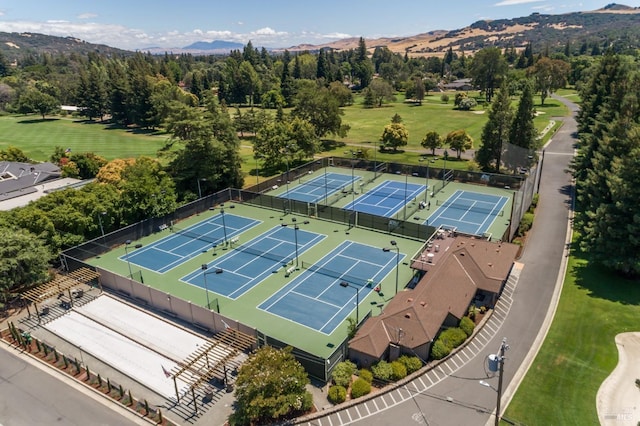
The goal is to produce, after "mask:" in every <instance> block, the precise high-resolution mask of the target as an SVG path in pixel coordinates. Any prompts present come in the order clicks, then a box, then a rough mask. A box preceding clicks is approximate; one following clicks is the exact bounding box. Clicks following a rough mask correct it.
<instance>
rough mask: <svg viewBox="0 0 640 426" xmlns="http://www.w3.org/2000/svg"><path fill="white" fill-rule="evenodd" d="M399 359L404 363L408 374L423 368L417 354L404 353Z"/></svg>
mask: <svg viewBox="0 0 640 426" xmlns="http://www.w3.org/2000/svg"><path fill="white" fill-rule="evenodd" d="M398 361H399V362H401V363H402V364H404V366H405V368H406V369H407V374H411V373H413V372H415V371H418V370H420V369H421V368H422V361H421V360H420V358H418V357H417V356H408V355H402V356H401V357H400V358H398Z"/></svg>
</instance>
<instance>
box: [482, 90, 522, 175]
mask: <svg viewBox="0 0 640 426" xmlns="http://www.w3.org/2000/svg"><path fill="white" fill-rule="evenodd" d="M512 121H513V110H512V108H511V97H510V96H509V91H508V89H507V85H506V83H503V84H502V86H501V87H500V90H499V91H498V96H496V97H495V99H494V100H493V102H492V103H491V108H490V109H489V120H488V121H487V123H486V124H485V125H484V127H483V128H482V136H481V138H482V146H481V147H480V148H479V149H478V150H477V151H476V161H477V162H478V164H479V165H480V167H481V168H482V169H483V170H486V171H495V172H496V173H500V166H501V163H502V152H503V150H504V149H505V147H506V145H507V144H508V143H509V131H510V129H511V123H512Z"/></svg>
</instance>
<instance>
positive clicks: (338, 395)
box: [327, 385, 347, 404]
mask: <svg viewBox="0 0 640 426" xmlns="http://www.w3.org/2000/svg"><path fill="white" fill-rule="evenodd" d="M327 399H328V400H329V402H331V403H332V404H340V403H342V402H345V401H346V400H347V390H346V389H345V388H344V386H338V385H333V386H331V387H330V388H329V392H328V394H327Z"/></svg>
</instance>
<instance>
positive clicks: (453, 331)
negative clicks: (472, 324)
mask: <svg viewBox="0 0 640 426" xmlns="http://www.w3.org/2000/svg"><path fill="white" fill-rule="evenodd" d="M438 340H442V342H443V343H444V344H445V345H447V346H448V347H450V348H451V349H453V348H457V347H458V346H460V345H461V344H462V343H463V342H464V341H465V340H467V335H466V334H465V332H464V331H462V329H460V328H458V327H453V328H448V329H446V330H445V331H443V332H442V333H440V337H438Z"/></svg>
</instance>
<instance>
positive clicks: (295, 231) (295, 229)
mask: <svg viewBox="0 0 640 426" xmlns="http://www.w3.org/2000/svg"><path fill="white" fill-rule="evenodd" d="M302 223H303V224H304V225H308V224H309V221H308V220H305V221H304V222H302ZM289 225H293V238H294V243H295V250H296V269H300V267H299V263H298V230H299V229H300V227H299V226H298V222H297V220H296V218H295V217H292V218H291V223H290V224H289V223H281V224H280V226H282V227H287V226H289Z"/></svg>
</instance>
